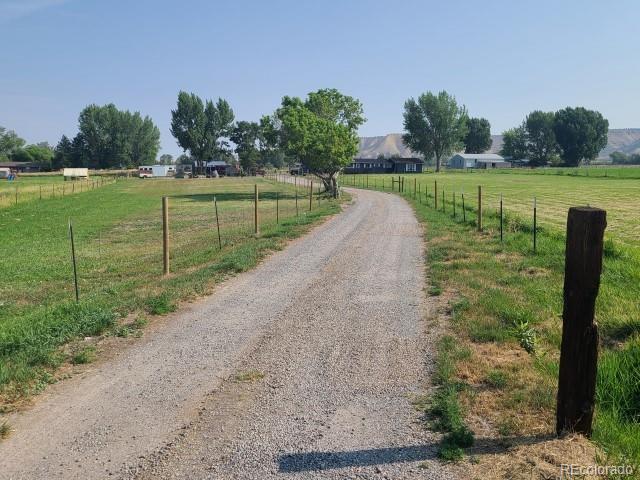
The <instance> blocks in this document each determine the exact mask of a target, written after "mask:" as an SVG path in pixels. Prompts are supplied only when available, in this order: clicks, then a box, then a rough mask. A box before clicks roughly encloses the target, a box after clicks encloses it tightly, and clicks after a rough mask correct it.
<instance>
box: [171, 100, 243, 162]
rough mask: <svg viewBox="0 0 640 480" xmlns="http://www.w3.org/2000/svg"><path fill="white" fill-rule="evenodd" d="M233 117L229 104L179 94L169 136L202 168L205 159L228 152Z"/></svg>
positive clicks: (172, 113)
mask: <svg viewBox="0 0 640 480" xmlns="http://www.w3.org/2000/svg"><path fill="white" fill-rule="evenodd" d="M233 120H234V114H233V110H232V109H231V107H230V106H229V103H228V102H227V101H226V100H224V99H222V98H219V99H218V101H217V102H216V103H215V104H214V103H213V101H211V100H207V101H206V102H204V101H203V100H202V99H201V98H200V97H199V96H197V95H196V94H194V93H187V92H184V91H181V92H180V93H178V104H177V107H176V109H175V110H172V111H171V134H172V135H173V136H174V137H175V138H176V140H177V141H178V145H180V146H181V147H182V149H183V150H184V151H185V152H189V155H190V156H191V158H192V159H193V161H194V162H195V163H196V165H197V166H199V167H201V168H202V167H203V166H204V163H205V162H206V161H207V160H211V159H212V158H213V157H214V156H216V155H219V154H221V153H225V152H228V149H229V144H228V142H227V141H226V139H227V138H228V137H229V135H230V134H231V130H232V128H233Z"/></svg>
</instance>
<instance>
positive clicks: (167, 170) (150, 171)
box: [138, 165, 176, 178]
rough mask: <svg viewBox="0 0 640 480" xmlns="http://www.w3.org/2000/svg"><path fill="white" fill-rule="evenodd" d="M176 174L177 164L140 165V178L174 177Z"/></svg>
mask: <svg viewBox="0 0 640 480" xmlns="http://www.w3.org/2000/svg"><path fill="white" fill-rule="evenodd" d="M175 174H176V167H175V165H143V166H141V167H138V176H139V177H140V178H154V177H173V176H175Z"/></svg>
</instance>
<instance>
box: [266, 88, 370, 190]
mask: <svg viewBox="0 0 640 480" xmlns="http://www.w3.org/2000/svg"><path fill="white" fill-rule="evenodd" d="M275 116H276V118H277V124H278V126H279V133H278V137H279V141H280V144H281V146H282V148H283V150H284V151H285V153H287V154H288V155H291V156H293V157H296V158H297V159H298V160H299V161H301V162H302V163H303V164H304V165H305V166H306V167H307V168H308V169H309V171H310V172H311V173H313V174H315V175H316V176H318V177H319V178H320V179H321V180H322V182H323V183H324V185H325V187H326V189H327V190H328V191H330V192H332V194H333V196H338V184H337V178H338V174H339V172H340V171H341V170H342V169H343V168H344V167H345V166H347V165H348V164H349V163H350V162H351V161H352V159H353V157H354V156H355V155H356V154H357V152H358V134H357V132H358V127H359V126H360V125H362V124H363V123H364V122H365V118H364V115H363V111H362V104H361V103H360V101H359V100H357V99H356V98H353V97H350V96H348V95H344V94H342V93H340V92H339V91H338V90H336V89H321V90H318V91H316V92H312V93H310V94H309V95H308V96H307V98H306V99H305V100H304V101H303V100H302V99H300V98H298V97H284V98H283V99H282V106H281V107H280V108H279V109H278V110H277V111H276V115H275Z"/></svg>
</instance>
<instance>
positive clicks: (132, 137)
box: [52, 103, 160, 169]
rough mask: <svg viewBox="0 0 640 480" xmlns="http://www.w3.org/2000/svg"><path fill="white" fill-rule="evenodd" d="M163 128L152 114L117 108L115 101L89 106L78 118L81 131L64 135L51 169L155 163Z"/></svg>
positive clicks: (56, 149) (133, 165)
mask: <svg viewBox="0 0 640 480" xmlns="http://www.w3.org/2000/svg"><path fill="white" fill-rule="evenodd" d="M159 149H160V130H159V129H158V127H157V126H156V125H155V124H154V123H153V120H151V118H150V117H148V116H145V117H142V115H141V114H140V113H139V112H135V113H131V112H130V111H128V110H118V109H117V108H116V106H115V105H114V104H112V103H110V104H108V105H104V106H98V105H89V106H87V107H85V108H84V109H83V110H82V112H80V116H79V117H78V134H77V135H76V136H75V137H74V138H73V140H70V139H69V138H68V137H67V136H66V135H63V136H62V138H61V139H60V141H59V142H58V145H57V146H56V148H55V155H54V158H53V161H52V168H53V169H59V168H62V167H89V168H114V167H119V168H122V167H137V166H139V165H144V164H150V163H155V160H156V155H157V154H158V150H159Z"/></svg>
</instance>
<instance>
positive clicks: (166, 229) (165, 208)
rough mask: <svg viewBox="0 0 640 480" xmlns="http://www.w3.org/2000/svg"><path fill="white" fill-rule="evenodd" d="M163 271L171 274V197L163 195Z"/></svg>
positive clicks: (165, 273)
mask: <svg viewBox="0 0 640 480" xmlns="http://www.w3.org/2000/svg"><path fill="white" fill-rule="evenodd" d="M162 273H163V274H164V275H169V197H166V196H165V197H162Z"/></svg>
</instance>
